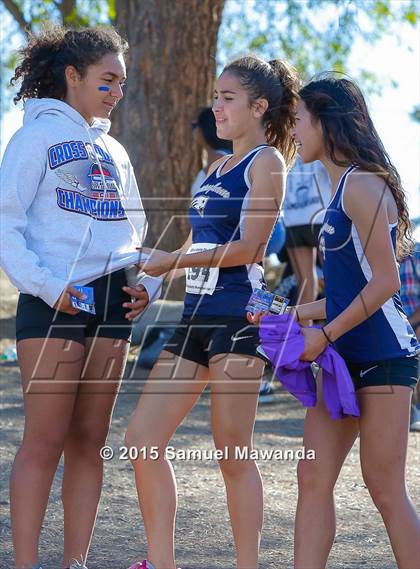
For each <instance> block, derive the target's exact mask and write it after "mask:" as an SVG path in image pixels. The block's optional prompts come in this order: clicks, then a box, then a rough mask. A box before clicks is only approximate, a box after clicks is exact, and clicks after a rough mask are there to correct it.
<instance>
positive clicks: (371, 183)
mask: <svg viewBox="0 0 420 569" xmlns="http://www.w3.org/2000/svg"><path fill="white" fill-rule="evenodd" d="M389 197H391V198H392V194H390V190H389V188H388V186H387V184H386V182H385V180H384V179H383V178H381V177H380V176H378V175H377V174H374V173H373V172H367V171H363V170H359V169H356V170H354V171H352V172H351V173H350V174H349V175H348V177H347V180H346V187H345V191H344V196H343V198H344V199H343V202H344V209H345V211H346V213H347V214H348V215H349V217H350V218H351V219H353V221H354V220H355V219H357V218H360V219H364V218H372V217H376V216H377V215H378V213H379V212H380V211H382V212H383V214H384V217H385V214H386V209H387V203H388V202H389V200H388V198H389Z"/></svg>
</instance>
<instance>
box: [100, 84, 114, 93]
mask: <svg viewBox="0 0 420 569" xmlns="http://www.w3.org/2000/svg"><path fill="white" fill-rule="evenodd" d="M98 91H105V92H108V91H111V87H107V86H106V85H101V86H100V87H98Z"/></svg>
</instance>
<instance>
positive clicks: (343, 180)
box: [326, 164, 357, 209]
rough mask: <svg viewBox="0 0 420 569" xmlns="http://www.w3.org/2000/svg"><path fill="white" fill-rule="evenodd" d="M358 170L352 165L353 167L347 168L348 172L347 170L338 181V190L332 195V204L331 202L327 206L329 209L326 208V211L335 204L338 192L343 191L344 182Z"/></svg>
mask: <svg viewBox="0 0 420 569" xmlns="http://www.w3.org/2000/svg"><path fill="white" fill-rule="evenodd" d="M356 168H357V166H356V164H351V165H350V166H349V167H348V168H347V170H345V171H344V172H343V173H342V174H341V177H340V180H339V181H338V184H337V187H336V189H335V192H334V193H333V195H332V197H331V199H330V202H329V204H328V205H327V208H326V209H328V208H329V207H330V205H331V204H332V203H333V201H334V200H335V198H336V197H337V195H338V192H339V191H340V189H342V188H343V187H344V182H345V181H346V179H347V175H348V174H350V172H353V170H355V169H356Z"/></svg>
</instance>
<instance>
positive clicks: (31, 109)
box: [23, 98, 111, 134]
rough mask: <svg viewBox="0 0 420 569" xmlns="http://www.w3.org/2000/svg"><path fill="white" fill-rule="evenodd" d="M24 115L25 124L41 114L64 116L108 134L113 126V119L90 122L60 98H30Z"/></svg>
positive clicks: (26, 102)
mask: <svg viewBox="0 0 420 569" xmlns="http://www.w3.org/2000/svg"><path fill="white" fill-rule="evenodd" d="M23 110H24V113H25V114H24V117H23V124H24V125H27V124H29V123H30V122H32V121H34V120H36V119H38V118H39V117H41V116H45V115H49V116H57V117H59V118H60V119H61V120H62V118H63V116H65V117H67V118H68V119H70V120H72V121H73V122H75V123H76V124H79V125H81V126H83V127H85V128H86V129H90V128H95V129H99V130H101V131H102V132H103V133H104V134H107V133H108V132H109V130H110V128H111V121H109V120H108V119H102V118H95V120H94V121H93V123H92V124H89V123H88V122H87V121H86V119H85V118H84V117H82V115H81V114H80V113H79V112H77V111H76V109H74V108H73V107H72V106H70V105H69V104H68V103H65V102H64V101H60V100H59V99H48V98H44V99H28V100H27V101H25V104H24V106H23Z"/></svg>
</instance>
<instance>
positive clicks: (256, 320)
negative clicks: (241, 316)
mask: <svg viewBox="0 0 420 569" xmlns="http://www.w3.org/2000/svg"><path fill="white" fill-rule="evenodd" d="M267 314H268V312H259V311H258V312H256V313H255V314H252V312H247V313H246V319H247V320H248V322H250V323H251V324H255V326H259V325H260V323H261V318H263V317H264V316H267Z"/></svg>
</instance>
